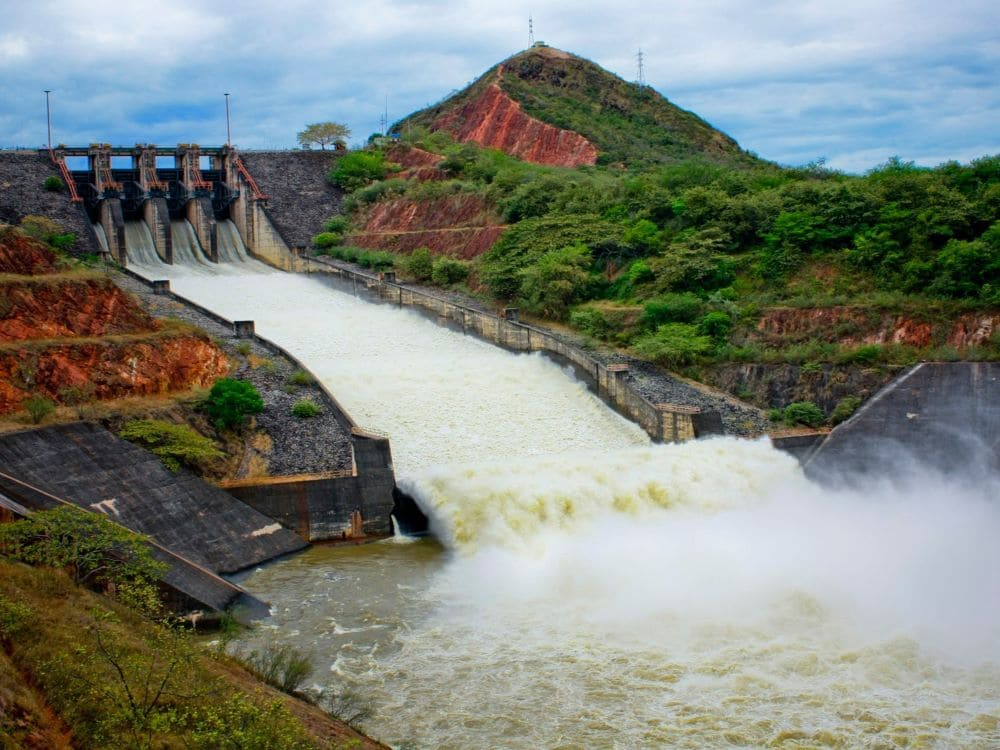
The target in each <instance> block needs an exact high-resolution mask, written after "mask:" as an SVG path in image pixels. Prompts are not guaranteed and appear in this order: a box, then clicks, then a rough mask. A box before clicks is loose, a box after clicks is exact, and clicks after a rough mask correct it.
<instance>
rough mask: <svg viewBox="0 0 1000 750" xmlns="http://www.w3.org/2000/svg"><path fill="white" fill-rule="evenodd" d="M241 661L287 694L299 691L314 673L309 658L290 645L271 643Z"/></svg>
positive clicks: (265, 680)
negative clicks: (307, 678) (310, 674)
mask: <svg viewBox="0 0 1000 750" xmlns="http://www.w3.org/2000/svg"><path fill="white" fill-rule="evenodd" d="M240 660H241V661H242V662H243V663H244V664H245V665H246V666H247V668H248V669H249V670H250V671H251V672H253V673H254V674H255V675H257V676H258V677H259V678H260V679H262V680H263V681H264V682H266V683H267V684H268V685H271V686H273V687H276V688H278V689H279V690H284V691H285V692H286V693H293V692H295V691H296V690H298V689H299V687H301V685H302V683H303V681H304V680H305V678H306V677H308V676H309V673H310V672H311V671H312V663H311V662H310V660H309V657H307V656H306V655H305V654H303V653H302V652H301V651H299V650H298V649H297V648H295V647H293V646H288V645H278V644H274V643H271V644H268V645H267V646H266V647H265V648H264V649H262V650H260V651H251V652H250V653H249V654H247V655H246V656H243V657H241V659H240Z"/></svg>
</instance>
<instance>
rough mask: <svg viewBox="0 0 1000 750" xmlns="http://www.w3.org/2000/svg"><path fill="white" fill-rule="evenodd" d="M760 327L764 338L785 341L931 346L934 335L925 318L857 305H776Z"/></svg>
mask: <svg viewBox="0 0 1000 750" xmlns="http://www.w3.org/2000/svg"><path fill="white" fill-rule="evenodd" d="M757 330H758V331H759V332H760V333H762V334H763V335H764V337H765V338H773V339H781V340H783V341H785V342H788V341H797V340H801V341H805V340H807V339H819V340H822V341H828V342H836V343H839V344H842V345H845V346H850V345H857V344H906V345H909V346H929V345H930V344H931V343H932V341H933V334H934V329H933V326H931V324H930V323H927V322H925V321H920V320H914V319H912V318H907V317H906V316H903V315H885V314H879V313H878V312H874V313H873V311H871V310H866V309H863V308H857V307H818V308H804V309H799V308H773V309H771V310H767V311H766V312H765V313H764V314H763V315H762V316H761V318H760V320H759V321H758V323H757Z"/></svg>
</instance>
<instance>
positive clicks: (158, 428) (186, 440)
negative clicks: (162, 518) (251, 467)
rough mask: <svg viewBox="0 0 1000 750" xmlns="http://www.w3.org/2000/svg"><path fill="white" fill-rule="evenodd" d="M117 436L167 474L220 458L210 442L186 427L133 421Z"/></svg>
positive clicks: (171, 423) (155, 421)
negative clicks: (160, 464) (140, 449)
mask: <svg viewBox="0 0 1000 750" xmlns="http://www.w3.org/2000/svg"><path fill="white" fill-rule="evenodd" d="M118 434H119V435H120V436H121V437H123V438H125V439H126V440H130V441H132V442H133V443H136V444H138V445H141V446H143V447H144V448H146V449H147V450H149V451H151V452H152V453H155V454H156V455H157V456H159V457H160V460H161V461H163V465H164V466H166V467H167V468H168V469H170V471H178V470H179V469H180V468H181V465H184V466H187V467H189V468H193V469H196V468H198V467H200V466H202V465H204V464H205V463H207V462H209V461H213V460H215V459H217V458H222V457H223V455H224V454H223V453H222V451H220V450H219V449H218V448H217V447H216V446H215V443H214V442H213V441H212V440H210V439H209V438H207V437H205V436H203V435H199V434H198V433H197V432H195V431H194V430H193V429H192V428H191V427H189V426H188V425H186V424H174V423H173V422H164V421H162V420H159V419H133V420H132V421H130V422H127V423H126V424H125V426H124V427H122V429H121V431H120V432H119V433H118Z"/></svg>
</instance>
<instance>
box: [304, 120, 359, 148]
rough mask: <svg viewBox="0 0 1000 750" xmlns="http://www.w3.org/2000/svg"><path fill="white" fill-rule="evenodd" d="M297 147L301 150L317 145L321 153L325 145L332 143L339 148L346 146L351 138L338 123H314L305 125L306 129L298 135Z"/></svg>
mask: <svg viewBox="0 0 1000 750" xmlns="http://www.w3.org/2000/svg"><path fill="white" fill-rule="evenodd" d="M297 137H298V140H299V145H301V146H302V148H311V147H312V144H314V143H315V144H317V145H318V146H319V147H320V149H322V150H323V151H325V150H326V147H327V144H330V143H334V144H340V145H341V146H346V145H347V139H348V138H350V137H351V131H350V129H349V128H348V127H347V126H346V125H343V124H341V123H339V122H315V123H313V124H312V125H306V129H305V130H303V131H302V132H301V133H299V134H298V136H297Z"/></svg>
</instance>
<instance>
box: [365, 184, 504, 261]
mask: <svg viewBox="0 0 1000 750" xmlns="http://www.w3.org/2000/svg"><path fill="white" fill-rule="evenodd" d="M504 229H505V227H504V225H503V224H502V223H501V222H500V218H499V217H498V216H497V215H496V213H495V212H494V210H493V209H492V208H490V206H489V205H488V204H487V203H486V202H485V201H484V200H483V199H482V198H480V197H479V196H476V195H449V196H444V197H442V198H435V199H432V200H424V201H414V200H408V199H405V198H400V199H396V200H390V201H383V202H381V203H377V204H376V205H374V206H373V207H372V208H371V209H369V212H368V215H367V216H366V217H365V219H364V226H363V229H362V231H361V232H359V233H357V234H352V235H349V237H348V238H349V242H350V244H352V245H357V246H358V247H368V248H378V249H383V250H393V251H396V252H402V253H409V252H411V251H413V250H415V249H416V248H418V247H429V248H430V249H431V250H433V251H434V252H436V253H439V254H441V255H452V256H456V257H459V258H465V259H468V258H474V257H476V256H478V255H481V254H483V253H484V252H486V251H487V250H489V249H490V247H492V246H493V243H494V242H496V241H497V239H498V238H499V237H500V235H501V234H502V233H503V230H504Z"/></svg>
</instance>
